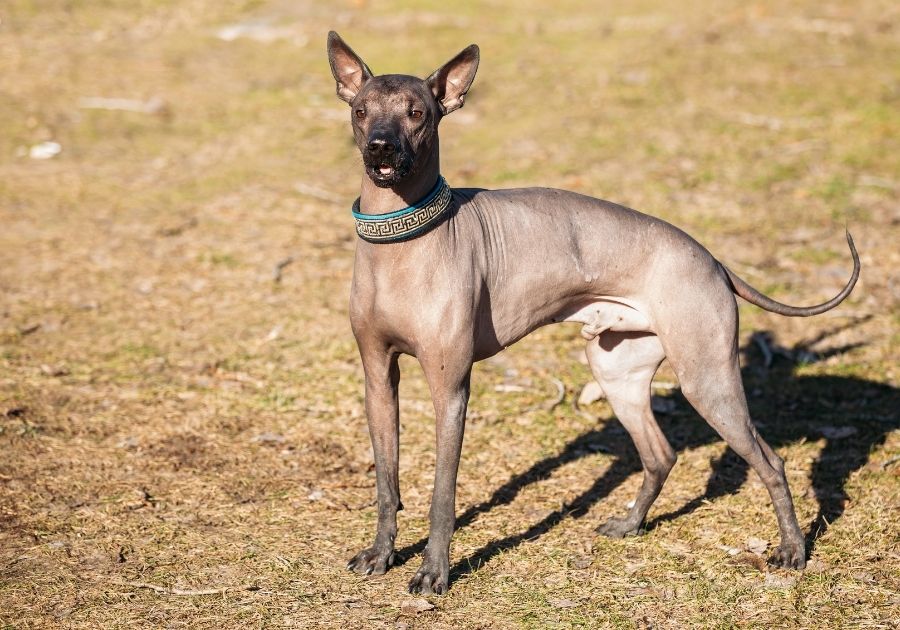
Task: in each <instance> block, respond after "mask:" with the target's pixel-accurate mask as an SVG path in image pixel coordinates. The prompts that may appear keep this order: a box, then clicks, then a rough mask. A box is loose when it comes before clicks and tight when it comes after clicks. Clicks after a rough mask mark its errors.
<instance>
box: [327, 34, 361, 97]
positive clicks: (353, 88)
mask: <svg viewBox="0 0 900 630" xmlns="http://www.w3.org/2000/svg"><path fill="white" fill-rule="evenodd" d="M328 63H329V64H330V65H331V74H332V75H333V76H334V80H335V81H337V95H338V98H340V99H341V100H344V101H347V102H348V103H349V102H350V101H352V100H353V99H354V97H355V96H356V95H357V94H358V93H359V91H360V90H361V89H362V86H363V85H364V84H365V82H366V81H368V80H369V79H371V78H372V71H371V70H369V66H367V65H366V64H365V63H364V62H363V60H362V59H360V58H359V55H357V54H356V53H355V52H353V49H352V48H350V47H349V46H348V45H347V43H346V42H345V41H344V40H343V39H341V36H340V35H338V34H337V33H335V32H334V31H329V33H328Z"/></svg>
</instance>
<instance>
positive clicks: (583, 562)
mask: <svg viewBox="0 0 900 630" xmlns="http://www.w3.org/2000/svg"><path fill="white" fill-rule="evenodd" d="M593 563H594V559H593V558H592V557H591V556H576V557H575V558H572V566H573V567H574V568H576V569H587V568H588V567H589V566H591V565H592V564H593Z"/></svg>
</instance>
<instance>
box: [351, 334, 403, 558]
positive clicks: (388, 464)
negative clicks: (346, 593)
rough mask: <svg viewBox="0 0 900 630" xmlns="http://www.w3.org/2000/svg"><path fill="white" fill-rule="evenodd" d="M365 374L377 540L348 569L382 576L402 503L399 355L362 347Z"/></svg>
mask: <svg viewBox="0 0 900 630" xmlns="http://www.w3.org/2000/svg"><path fill="white" fill-rule="evenodd" d="M360 349H361V353H360V354H361V355H362V359H363V370H364V371H365V374H366V416H367V418H368V421H369V437H370V438H371V440H372V450H373V451H374V454H375V486H376V491H377V496H378V529H377V531H376V533H375V543H374V544H373V545H372V546H371V547H369V548H368V549H363V550H362V551H360V552H359V553H358V554H356V555H355V556H354V557H353V558H352V559H351V560H350V562H349V563H347V568H348V569H350V570H351V571H356V572H357V573H362V574H364V575H370V574H375V575H380V574H382V573H384V572H385V571H387V569H388V567H389V566H391V565H392V564H393V563H394V540H395V539H396V538H397V510H400V509H403V506H402V504H401V503H400V482H399V470H398V469H399V452H400V448H399V445H400V424H399V421H400V415H399V411H398V401H397V391H398V386H399V384H400V369H399V367H398V365H397V355H396V354H390V353H388V352H387V351H378V352H369V351H366V350H365V349H363V347H362V346H361V347H360Z"/></svg>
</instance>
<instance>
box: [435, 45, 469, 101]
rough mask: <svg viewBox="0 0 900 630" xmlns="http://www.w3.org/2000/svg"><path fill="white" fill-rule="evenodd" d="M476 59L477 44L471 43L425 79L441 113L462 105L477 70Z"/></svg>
mask: <svg viewBox="0 0 900 630" xmlns="http://www.w3.org/2000/svg"><path fill="white" fill-rule="evenodd" d="M478 59H479V55H478V46H476V45H475V44H472V45H471V46H468V47H467V48H465V49H463V51H462V52H461V53H459V54H458V55H456V56H455V57H454V58H453V59H451V60H450V61H448V62H447V63H445V64H444V65H443V66H441V67H440V68H438V69H437V70H435V71H434V72H433V73H432V75H431V76H430V77H428V78H427V79H425V83H427V84H428V87H429V88H431V92H432V93H433V94H434V97H435V98H436V99H437V102H438V105H439V106H440V108H441V113H443V114H449V113H450V112H452V111H453V110H455V109H459V108H460V107H462V106H463V103H464V102H465V100H466V92H468V91H469V87H471V85H472V81H474V80H475V72H477V71H478Z"/></svg>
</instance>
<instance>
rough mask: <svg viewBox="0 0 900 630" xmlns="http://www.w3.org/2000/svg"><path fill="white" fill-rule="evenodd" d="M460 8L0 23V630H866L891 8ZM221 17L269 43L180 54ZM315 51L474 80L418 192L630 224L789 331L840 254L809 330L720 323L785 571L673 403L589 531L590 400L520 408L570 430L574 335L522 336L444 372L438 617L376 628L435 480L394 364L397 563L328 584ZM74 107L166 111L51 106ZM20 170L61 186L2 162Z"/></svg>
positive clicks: (152, 1) (336, 490)
mask: <svg viewBox="0 0 900 630" xmlns="http://www.w3.org/2000/svg"><path fill="white" fill-rule="evenodd" d="M409 4H412V3H409ZM458 5H459V6H455V7H454V8H452V9H451V8H449V6H448V3H438V2H427V3H417V8H415V9H413V8H411V7H410V6H409V5H407V4H404V3H401V2H383V3H369V2H365V1H363V0H360V1H356V2H337V3H324V2H322V3H314V2H312V1H311V0H306V1H303V0H297V1H291V2H288V1H286V0H277V1H273V2H261V1H256V2H254V1H251V0H248V1H244V2H211V1H210V0H187V1H179V2H174V1H162V0H142V1H141V2H124V1H122V0H105V1H103V2H99V1H97V2H85V3H71V2H41V3H37V2H34V3H31V2H26V1H24V0H12V1H11V2H7V3H5V4H4V5H3V7H2V8H0V19H2V23H0V77H2V85H3V89H2V91H0V119H2V120H3V126H4V132H3V134H0V226H2V227H0V252H2V255H0V263H2V265H0V292H2V293H0V295H2V303H0V344H2V345H0V444H2V446H0V448H2V453H3V455H2V458H0V621H2V622H3V623H4V624H5V625H6V626H7V627H14V628H38V627H48V628H51V627H52V628H56V627H72V628H81V627H85V628H87V627H90V628H94V627H104V628H117V627H122V628H125V627H128V628H133V627H191V628H228V627H239V626H249V627H338V626H340V627H346V628H357V627H397V628H402V627H408V628H413V627H416V628H419V627H422V628H426V627H433V628H461V627H462V628H480V627H482V628H487V627H491V628H495V627H496V628H507V627H510V628H511V627H533V628H538V627H540V628H545V627H606V626H617V627H618V626H621V627H644V626H651V625H652V626H657V627H685V626H690V625H701V626H721V627H731V626H759V627H782V626H799V627H847V626H856V627H890V626H892V624H893V627H896V623H897V622H896V620H897V609H898V606H900V596H898V589H900V569H898V567H900V545H898V540H900V526H898V519H897V514H898V508H900V483H898V478H897V476H898V473H900V464H898V459H897V458H898V455H900V434H898V409H900V397H898V391H897V389H896V388H897V384H898V380H900V373H898V367H897V359H898V355H900V352H898V350H900V333H898V329H900V320H898V316H897V313H898V305H900V284H898V280H897V277H896V269H897V268H898V266H900V250H898V248H897V242H898V240H900V239H898V237H900V234H898V231H900V230H898V223H900V214H898V209H897V208H898V199H900V194H898V193H900V146H898V141H897V139H898V137H900V115H898V111H900V108H898V104H900V65H898V60H900V54H898V53H900V50H898V48H900V47H898V45H897V41H898V35H900V31H898V18H900V13H898V11H897V6H896V3H891V2H886V1H884V2H880V1H877V0H864V1H863V2H857V3H831V4H825V5H823V4H821V3H817V2H811V1H798V2H792V3H789V6H785V5H784V3H779V2H774V0H764V1H763V2H758V3H753V4H747V3H743V2H737V1H731V0H729V1H727V2H724V3H705V2H696V1H692V2H689V3H687V4H685V3H677V4H676V3H665V2H660V1H658V0H657V1H646V2H639V3H628V5H627V7H626V6H625V5H624V4H621V6H619V5H613V4H612V3H610V4H609V5H608V6H604V7H600V8H597V9H594V10H592V11H590V12H589V13H585V12H584V5H585V3H575V2H571V1H569V0H561V1H559V2H554V3H551V4H548V3H544V2H537V1H524V2H517V3H516V10H515V11H510V10H509V8H508V7H507V6H506V5H505V3H481V4H479V3H474V2H466V3H458ZM255 22H265V23H268V24H270V25H274V26H276V27H278V30H276V31H275V32H274V35H275V36H277V38H276V39H275V40H273V41H269V42H263V41H257V40H254V39H252V38H240V39H236V40H234V41H223V40H222V39H220V38H218V37H217V36H216V34H217V32H219V29H221V28H222V27H224V26H228V25H232V24H240V23H255ZM329 28H337V29H338V30H339V31H341V33H342V34H343V35H344V36H345V37H346V38H347V39H348V41H349V42H350V43H351V45H353V46H354V47H355V48H356V49H357V50H358V51H360V52H361V53H362V54H363V55H364V56H365V57H366V59H367V60H368V61H369V62H370V64H371V65H372V67H373V68H374V69H375V70H376V71H378V72H388V71H409V72H414V73H418V74H420V75H422V74H425V73H427V72H429V71H430V70H432V69H433V66H437V65H438V64H439V63H441V62H443V61H444V60H445V59H446V58H448V57H449V56H450V55H452V54H453V53H455V52H456V51H457V50H458V49H460V48H461V47H462V46H464V45H466V44H468V43H470V42H472V41H475V42H478V43H479V44H480V45H481V46H482V58H483V62H482V69H481V71H480V74H479V77H478V79H477V80H476V87H475V88H474V89H473V92H472V94H471V98H470V100H469V102H468V105H467V107H466V108H465V109H464V110H462V111H461V112H459V113H457V114H454V115H453V116H452V117H450V118H449V119H448V120H447V121H446V123H445V125H444V126H445V128H444V132H443V136H444V141H443V145H444V146H443V147H442V148H443V152H444V156H443V157H444V162H445V167H444V172H445V174H446V176H447V178H448V180H449V181H450V182H451V184H457V185H482V186H512V185H520V184H543V185H551V186H559V187H565V188H570V189H575V190H579V191H583V192H587V193H590V194H595V195H597V196H602V197H606V198H609V199H613V200H617V201H620V202H624V203H627V204H629V205H632V206H633V207H637V208H639V209H642V210H645V211H648V212H652V213H654V214H657V215H659V216H662V217H664V218H666V219H668V220H670V221H672V222H675V223H677V224H678V225H680V226H682V227H684V228H686V229H687V230H688V231H689V232H691V233H692V234H694V235H695V236H696V237H697V238H698V239H700V240H701V241H702V242H704V243H706V244H707V245H708V247H709V248H710V249H711V250H712V251H713V252H714V253H716V254H717V255H718V256H719V257H721V258H722V259H723V260H725V261H727V262H728V264H729V265H731V266H732V267H733V268H735V269H736V270H738V271H739V272H740V273H741V274H742V275H744V276H745V277H747V279H748V280H750V281H751V282H753V283H754V284H756V285H758V286H759V287H760V288H762V289H765V290H766V291H768V292H770V293H772V294H773V295H774V296H776V297H779V298H782V299H785V300H789V301H792V302H797V303H803V302H811V301H814V300H816V299H817V298H820V297H823V296H825V295H829V294H831V293H833V292H834V291H835V290H836V289H837V287H839V286H840V284H841V283H842V282H843V279H844V277H845V276H846V274H847V273H848V269H849V268H848V262H847V254H846V252H845V249H844V244H843V237H842V226H843V225H844V223H845V222H846V223H849V225H850V227H851V229H852V230H853V233H854V236H855V237H856V240H857V244H858V246H859V249H860V252H861V254H862V262H863V275H862V279H861V281H860V283H859V285H858V287H857V289H856V291H855V292H854V294H853V296H852V297H851V298H850V299H849V300H848V301H847V303H845V305H843V306H842V307H841V308H840V309H838V310H836V311H834V312H832V313H830V314H828V315H825V316H822V317H818V318H814V319H811V320H788V319H783V318H778V317H776V316H773V315H770V314H767V313H763V312H761V311H759V310H757V309H754V308H751V307H742V315H743V321H742V342H744V343H746V344H747V346H748V351H747V353H746V357H745V359H746V364H747V368H746V371H745V376H746V383H747V389H748V392H750V394H751V397H750V400H751V405H752V407H753V412H754V415H755V417H756V418H757V419H758V420H759V421H760V427H761V429H760V430H761V431H762V433H763V435H764V436H765V437H766V438H767V439H768V440H769V441H770V442H771V443H772V444H774V445H775V446H776V447H777V449H778V451H779V452H780V453H781V454H782V455H783V456H784V457H785V459H786V461H787V465H788V474H789V477H790V481H791V484H792V489H793V491H794V494H795V497H796V501H797V507H798V512H799V515H800V519H801V523H802V524H804V525H806V526H808V529H809V532H810V545H811V550H812V564H811V568H810V569H809V570H807V571H806V572H805V573H802V574H799V573H788V572H782V571H775V570H771V569H766V568H765V567H764V566H763V564H762V563H761V562H760V559H759V557H758V556H757V555H756V554H754V553H753V552H750V551H746V550H745V546H746V545H747V541H748V539H749V538H750V537H757V538H761V539H763V540H764V541H767V542H768V543H769V544H774V542H775V540H776V536H777V532H776V525H775V520H774V516H773V513H772V510H771V506H770V504H769V500H768V497H767V496H766V493H765V490H764V488H763V487H762V486H761V485H760V484H759V483H758V481H757V480H756V477H755V475H754V474H753V473H752V472H751V473H748V472H747V470H746V468H745V467H744V466H742V464H741V462H739V461H738V460H736V459H734V458H733V457H732V456H730V455H729V454H728V453H727V452H726V450H725V448H724V446H723V444H722V443H721V442H720V441H719V440H717V439H716V438H715V436H714V435H713V434H712V433H711V432H710V431H709V430H708V429H707V428H706V427H705V425H704V424H703V423H702V422H701V421H700V420H699V419H697V418H696V416H695V415H694V414H693V413H692V412H691V411H690V410H689V408H688V407H687V405H686V404H685V403H684V401H683V400H682V399H681V398H680V397H679V396H678V395H677V393H669V394H665V395H666V396H667V397H669V398H670V399H671V400H673V401H674V405H675V407H674V411H673V412H672V413H670V414H667V415H666V416H665V417H664V418H663V424H664V430H665V431H666V432H667V433H668V434H669V435H670V436H671V438H672V441H673V443H674V444H676V445H677V448H678V450H679V454H680V463H679V465H678V466H677V467H676V468H675V470H674V472H673V474H672V478H671V479H670V481H669V483H668V485H667V486H666V489H665V490H664V491H663V494H662V496H661V497H660V499H659V501H658V502H657V504H656V505H655V507H654V508H653V510H652V511H651V514H650V518H651V524H650V526H651V528H650V531H649V533H648V534H647V535H646V536H643V537H640V538H636V539H628V540H625V541H611V540H606V539H602V538H598V537H596V536H595V535H594V533H593V528H594V527H595V526H596V525H597V524H598V523H599V522H600V521H602V520H603V519H605V518H606V517H607V516H608V515H609V514H612V513H620V512H621V511H622V510H623V509H624V506H625V504H626V503H627V502H628V500H629V499H630V498H631V497H632V495H633V493H634V492H635V490H636V488H637V487H638V485H639V483H640V473H639V470H638V467H637V466H638V465H637V461H636V456H635V454H634V451H633V448H632V447H631V446H630V443H629V441H628V439H627V436H625V435H624V433H623V431H622V430H621V429H620V428H619V426H618V423H617V422H616V421H615V420H614V419H611V417H610V412H609V410H608V409H607V408H606V407H605V406H604V405H603V404H602V403H598V404H595V405H593V406H591V407H590V408H589V411H590V414H589V415H591V416H592V417H590V418H586V417H584V416H583V415H579V414H576V413H575V412H574V411H573V410H572V407H571V405H570V404H568V402H567V404H565V405H562V406H559V407H557V408H556V409H555V410H554V411H552V412H549V413H548V412H546V411H543V410H541V408H540V404H539V403H541V402H542V401H543V400H545V399H547V398H550V397H552V396H553V395H554V391H555V390H554V386H553V384H552V381H551V380H550V379H552V378H558V379H560V380H562V381H563V382H564V383H565V384H566V386H567V388H568V390H569V391H568V394H569V396H568V399H567V400H568V401H571V399H572V398H573V397H574V395H575V394H576V393H577V389H578V388H579V387H580V386H581V384H583V383H584V382H585V381H586V380H587V379H588V371H587V369H586V368H585V366H584V365H583V364H582V363H581V362H580V361H579V360H578V357H579V355H580V349H581V344H580V342H579V341H578V335H577V329H572V328H568V327H556V328H548V329H543V330H541V331H538V332H537V333H536V334H534V335H533V336H532V337H531V338H529V339H528V340H526V341H524V342H523V343H521V344H519V345H518V346H516V347H515V348H513V349H511V350H510V351H508V352H507V353H505V354H504V355H502V356H500V357H497V358H496V359H494V360H492V361H489V362H486V363H485V364H483V365H480V366H479V367H478V369H477V371H476V376H475V379H474V392H473V401H472V405H471V408H472V413H471V416H470V424H469V429H468V432H467V438H466V446H465V449H464V455H463V464H462V469H461V472H460V482H459V506H458V509H459V513H460V515H461V525H462V526H461V528H460V530H459V531H458V532H457V535H456V537H455V539H454V544H453V547H452V551H451V553H452V556H451V559H452V562H454V563H456V564H455V567H454V582H453V585H452V589H451V592H450V594H449V595H447V596H445V597H443V598H436V599H434V600H433V603H434V605H435V608H434V609H433V610H430V611H425V612H420V613H415V612H414V611H412V610H411V609H409V608H404V607H403V603H404V602H406V601H407V599H408V596H406V595H405V594H404V587H405V584H406V581H407V580H408V579H409V577H410V576H411V574H412V572H413V571H414V570H415V567H416V566H417V563H418V558H417V557H416V553H417V552H418V551H420V550H421V540H420V539H421V537H422V536H423V534H424V533H425V532H426V529H427V521H426V516H427V508H428V499H429V494H430V483H431V475H432V464H433V432H432V423H431V420H430V417H431V414H430V403H429V400H428V396H427V390H426V387H425V385H424V383H423V381H422V379H421V376H420V374H419V372H418V369H417V368H416V367H415V363H414V362H413V361H412V360H408V361H405V362H404V363H403V367H404V368H405V371H404V382H403V394H402V396H403V402H402V407H401V411H402V418H403V420H402V422H403V435H402V447H403V450H402V458H401V475H402V488H403V499H404V503H405V505H406V510H405V511H404V512H402V513H401V534H400V540H399V546H400V547H401V548H402V549H403V552H402V553H401V562H402V566H400V567H398V568H396V569H395V570H393V571H391V572H389V573H388V575H386V576H384V577H382V578H377V579H365V578H359V577H357V576H355V575H352V574H349V573H346V572H345V571H344V568H343V567H344V562H345V561H346V559H347V558H349V557H350V556H351V555H352V553H354V552H355V551H356V550H358V548H359V547H361V546H362V545H364V544H367V543H368V541H369V539H370V537H371V535H372V532H373V528H374V519H375V509H374V505H373V496H374V487H373V486H374V477H373V471H372V467H371V453H370V448H369V445H368V438H367V436H366V430H365V419H364V416H363V411H362V409H363V407H362V402H363V401H362V387H361V383H362V376H361V370H360V367H359V362H358V358H357V356H356V350H355V346H354V343H353V340H352V336H351V334H350V330H349V326H348V323H347V317H346V304H347V295H348V290H349V281H350V270H351V262H352V256H353V247H354V237H353V234H352V227H351V220H350V217H349V212H348V209H347V206H348V205H349V202H350V200H352V198H353V197H354V196H355V194H356V192H355V191H356V185H357V182H358V179H357V178H358V176H359V175H358V172H357V162H358V159H357V157H356V156H355V153H354V148H353V146H352V144H351V141H350V136H349V133H348V129H347V124H346V122H345V120H344V117H345V116H346V109H345V107H344V106H343V105H342V104H341V103H339V102H338V101H337V100H336V99H334V97H333V96H332V94H333V84H332V82H331V79H330V76H329V75H328V71H327V65H326V63H325V58H324V36H325V32H326V31H327V30H328V29H329ZM90 97H119V98H129V99H137V100H138V101H142V102H145V101H149V100H150V99H152V98H157V99H162V102H163V106H162V107H161V108H160V107H157V105H156V104H154V103H150V107H149V109H151V110H153V111H151V112H149V113H147V112H132V111H117V110H115V111H111V110H104V109H91V108H86V107H83V106H82V105H85V104H88V105H90V104H91V103H90V102H87V103H85V102H83V101H81V99H84V98H90ZM157 103H158V102H157ZM43 141H55V142H58V143H60V145H61V147H62V151H61V153H60V154H59V155H57V156H56V157H54V158H52V159H48V160H43V161H41V160H34V159H30V158H29V157H28V155H27V153H28V151H29V148H30V147H32V146H33V145H36V144H38V143H40V142H43ZM298 183H300V184H303V185H305V187H303V188H302V189H303V190H306V191H307V192H305V193H301V192H298V190H297V188H296V184H298ZM309 186H314V187H318V188H320V189H323V190H326V191H329V192H330V194H332V195H334V196H336V198H338V199H340V200H342V201H341V203H334V202H331V201H326V200H323V199H321V198H319V197H317V196H316V195H310V194H309V192H308V191H309ZM288 257H293V258H294V261H293V262H292V263H291V264H288V265H287V266H285V267H284V268H283V270H282V279H281V281H280V283H276V282H274V281H273V270H274V268H275V267H276V265H277V264H278V263H279V262H280V261H283V260H285V259H287V258H288ZM761 330H767V331H770V332H771V334H772V336H773V339H774V340H775V342H776V343H778V344H780V345H781V346H784V347H787V348H795V349H797V350H803V351H813V352H816V353H818V358H820V359H821V360H815V361H810V360H807V361H806V362H802V361H801V362H800V363H799V364H797V365H795V364H794V363H792V362H790V361H788V360H787V359H786V358H784V357H780V356H777V355H776V360H775V364H774V365H773V367H772V368H771V369H769V370H764V369H763V368H761V367H760V366H761V362H760V356H759V354H758V352H757V350H756V346H755V345H754V344H753V343H751V342H750V336H751V333H753V332H754V331H761ZM794 356H795V357H799V358H801V359H802V358H804V357H806V358H807V359H810V358H812V357H811V356H807V355H803V354H802V353H800V352H796V353H795V355H794ZM661 378H663V379H665V378H667V377H666V375H665V374H663V375H662V377H661ZM499 385H516V386H518V387H519V388H521V391H509V390H510V388H503V387H501V388H499V390H503V391H498V386H499ZM512 389H514V390H515V389H516V388H512ZM593 416H596V417H597V418H599V419H595V418H594V417H593ZM729 550H734V551H732V552H730V551H729ZM732 553H734V554H735V555H732ZM138 583H145V584H150V585H154V586H156V587H159V588H162V589H181V590H185V591H193V590H204V589H223V588H226V587H231V590H226V591H225V592H224V593H221V594H215V595H198V594H181V595H178V594H175V593H176V591H174V590H171V591H169V592H158V591H157V590H153V589H148V588H144V587H142V586H140V585H136V584H138ZM247 587H250V588H249V589H248V588H247Z"/></svg>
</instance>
